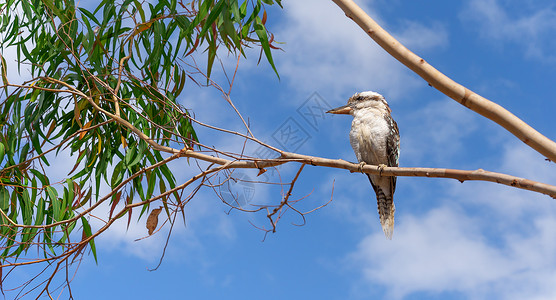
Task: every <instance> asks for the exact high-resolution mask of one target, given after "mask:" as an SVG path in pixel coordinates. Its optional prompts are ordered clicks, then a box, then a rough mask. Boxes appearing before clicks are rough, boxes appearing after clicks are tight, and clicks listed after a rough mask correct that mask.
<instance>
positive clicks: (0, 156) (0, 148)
mask: <svg viewBox="0 0 556 300" xmlns="http://www.w3.org/2000/svg"><path fill="white" fill-rule="evenodd" d="M4 154H6V152H5V148H4V144H3V143H0V163H1V162H2V161H3V160H4Z"/></svg>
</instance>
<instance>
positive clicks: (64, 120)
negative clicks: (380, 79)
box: [0, 0, 281, 266]
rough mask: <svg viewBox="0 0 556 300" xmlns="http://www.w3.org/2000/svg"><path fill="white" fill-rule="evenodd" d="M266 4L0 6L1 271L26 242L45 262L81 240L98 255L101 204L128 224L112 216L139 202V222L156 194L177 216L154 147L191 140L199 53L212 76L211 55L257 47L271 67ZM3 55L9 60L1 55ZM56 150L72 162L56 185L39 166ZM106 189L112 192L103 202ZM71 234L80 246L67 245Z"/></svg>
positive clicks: (17, 2) (269, 1)
mask: <svg viewBox="0 0 556 300" xmlns="http://www.w3.org/2000/svg"><path fill="white" fill-rule="evenodd" d="M83 3H84V1H82V2H81V4H83ZM273 4H278V5H280V6H281V3H280V0H256V1H248V0H245V1H243V2H240V1H238V0H198V1H193V2H191V3H183V2H182V1H177V0H160V1H157V3H156V4H151V3H148V2H141V1H138V0H124V1H119V2H116V3H114V2H113V1H108V0H103V1H102V2H101V3H100V4H99V5H98V6H97V7H96V8H95V9H87V8H86V7H78V6H77V5H76V3H75V1H73V0H31V1H28V0H8V1H7V2H5V3H3V4H0V26H1V27H0V33H1V36H0V59H1V66H0V67H1V68H0V73H1V77H2V85H1V88H2V89H1V92H0V180H1V185H0V214H1V215H0V219H1V222H0V235H1V238H0V240H1V250H2V252H1V253H0V258H1V259H2V261H3V266H13V265H15V264H16V261H17V257H19V256H20V255H22V254H24V253H26V252H27V251H28V250H29V248H30V247H31V246H32V245H38V248H39V249H40V251H41V252H42V255H43V257H44V258H45V260H49V259H57V258H64V259H66V258H67V257H69V254H74V255H75V256H77V255H79V254H81V253H83V248H84V246H85V245H86V244H88V245H89V246H90V248H91V249H92V251H93V254H94V255H95V259H96V253H95V245H94V237H95V233H94V232H93V231H92V230H91V226H90V224H89V221H88V219H87V212H89V211H90V210H91V209H92V208H94V207H95V206H96V205H98V203H99V202H101V201H105V200H109V201H111V211H110V219H116V218H120V217H123V216H124V215H127V216H128V218H129V219H130V218H131V213H132V211H131V209H129V210H127V211H123V212H122V213H119V214H114V215H112V214H113V212H114V208H115V207H116V205H118V203H121V202H122V201H125V203H127V204H131V203H133V204H137V206H141V207H142V210H141V215H143V214H144V213H145V212H147V211H148V210H149V203H150V202H149V201H148V200H149V199H153V198H154V197H157V193H158V197H162V198H163V200H165V201H163V203H164V210H165V211H166V213H167V214H169V210H171V208H169V206H170V205H173V206H174V208H175V207H178V208H181V209H183V203H182V202H181V200H180V199H181V197H180V195H179V194H178V192H177V191H176V192H172V193H168V191H169V190H171V189H175V188H176V180H175V178H174V176H173V174H172V173H171V171H170V170H169V169H168V167H167V166H166V163H167V162H168V161H169V159H168V158H164V157H163V155H162V154H161V152H160V151H158V149H157V148H156V147H165V146H171V147H176V148H178V149H181V148H188V149H191V148H192V147H196V145H197V143H198V137H197V135H196V133H195V130H194V128H193V125H192V122H191V121H190V119H189V118H188V110H187V109H186V108H184V107H182V106H181V105H180V104H179V103H178V101H177V98H178V96H179V95H180V94H182V92H183V91H184V89H185V87H186V86H187V85H188V84H191V83H197V81H195V79H194V77H193V76H192V73H191V72H192V71H191V70H198V68H197V67H196V65H195V63H194V62H195V60H194V59H193V57H194V55H197V57H199V56H200V55H203V56H204V57H205V58H204V59H205V60H206V70H205V72H204V73H205V74H207V77H206V79H207V80H209V77H210V75H211V70H212V68H213V65H214V62H215V59H217V54H218V53H219V51H220V52H222V51H223V52H224V53H232V54H235V55H242V56H245V55H246V52H245V49H246V48H247V47H253V46H255V47H260V48H261V53H264V54H265V57H266V58H267V60H268V62H269V63H270V64H271V66H272V67H273V69H274V70H275V71H276V68H275V66H274V62H273V60H272V54H271V48H273V49H275V47H274V46H273V45H272V41H273V36H272V35H271V34H270V33H269V32H267V30H266V27H265V23H266V18H267V12H266V9H265V7H266V6H267V5H273ZM87 5H88V4H87ZM9 48H12V49H13V48H15V49H16V51H15V53H16V55H17V57H7V56H6V54H5V53H6V51H7V49H9ZM14 59H16V60H17V66H18V70H19V71H20V72H21V71H25V72H26V71H27V70H29V71H30V74H27V73H23V74H22V75H23V76H24V77H26V78H29V77H30V79H29V80H28V81H26V82H25V83H23V84H16V83H12V82H9V80H8V77H9V73H8V72H13V70H8V63H7V60H14ZM126 124H129V126H128V125H126ZM134 129H136V130H135V131H134ZM64 149H68V150H69V152H70V153H71V157H72V159H73V158H76V159H75V161H74V162H73V163H72V164H73V168H72V170H71V172H70V173H69V174H68V176H67V177H66V178H63V179H61V180H60V179H57V178H53V177H51V176H50V175H48V174H46V173H45V168H47V167H48V166H49V165H50V162H49V156H51V155H52V154H56V155H59V154H63V153H64V152H63V150H64ZM102 186H107V187H108V188H109V190H111V192H110V193H109V194H108V195H105V196H103V197H101V195H100V189H101V187H102ZM156 186H158V187H159V191H157V192H155V187H156ZM137 197H138V198H139V200H140V201H138V200H137V199H136V198H137ZM128 226H129V222H128ZM76 228H77V229H81V233H82V234H81V241H78V242H75V241H73V242H72V237H73V236H75V234H73V235H72V232H74V231H75V229H76ZM60 248H61V249H62V252H60V250H59V249H60ZM68 250H71V251H68ZM63 255H65V256H63Z"/></svg>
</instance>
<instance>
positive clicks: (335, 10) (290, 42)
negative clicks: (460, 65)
mask: <svg viewBox="0 0 556 300" xmlns="http://www.w3.org/2000/svg"><path fill="white" fill-rule="evenodd" d="M360 5H361V6H362V8H363V9H365V10H366V11H367V12H371V11H373V10H372V9H368V7H367V5H365V3H360ZM284 6H285V8H284V13H285V14H286V20H287V22H286V23H285V24H284V25H283V27H282V28H280V30H279V31H278V32H277V37H278V39H280V40H283V41H285V42H286V44H285V45H284V46H283V48H284V50H285V53H284V54H279V55H277V61H278V65H279V70H280V72H281V73H282V74H284V75H285V76H284V78H287V80H288V82H289V83H291V84H292V86H293V87H294V88H295V89H297V90H300V91H302V92H305V93H309V92H312V91H315V90H319V91H323V92H326V93H327V94H328V95H332V96H333V97H339V95H344V94H345V91H346V90H348V91H350V92H353V91H359V90H361V91H362V90H377V91H380V92H382V93H384V94H387V95H389V97H390V98H392V99H394V98H396V97H398V96H401V95H404V94H406V93H407V92H408V91H410V90H412V89H414V88H415V87H416V86H418V85H419V84H420V83H421V84H423V82H420V81H419V80H418V79H417V77H415V76H412V75H411V71H409V70H407V69H406V68H405V66H403V65H402V64H401V63H399V62H397V61H396V60H395V59H394V58H392V57H390V56H389V55H388V54H387V53H386V52H385V51H384V50H383V49H382V48H380V47H379V46H378V45H377V44H376V43H375V42H374V41H372V40H371V38H370V37H369V36H367V35H366V34H365V32H363V30H361V29H360V28H359V27H358V26H357V25H356V24H355V23H354V22H353V21H352V20H350V19H349V18H347V17H346V16H345V14H344V13H343V12H342V10H341V9H340V8H339V7H337V6H336V5H335V4H333V3H332V2H324V3H323V2H322V1H317V0H311V1H290V2H287V3H284ZM374 17H375V18H376V19H377V21H378V22H379V23H380V24H383V25H385V22H384V21H383V20H380V19H379V18H378V17H376V16H374ZM407 24H408V26H407V30H406V31H404V32H402V33H401V34H400V35H399V37H400V38H401V40H403V41H404V42H405V43H407V44H408V45H409V46H415V47H417V48H420V49H424V48H427V47H431V46H435V45H439V44H444V43H445V39H446V35H445V33H442V34H434V33H438V31H440V32H443V31H441V30H438V28H440V27H439V26H438V25H436V26H433V28H432V29H431V28H427V27H426V26H424V25H421V24H418V23H415V22H407ZM400 87H402V88H400ZM344 96H345V95H344Z"/></svg>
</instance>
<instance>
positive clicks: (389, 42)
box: [332, 0, 556, 162]
mask: <svg viewBox="0 0 556 300" xmlns="http://www.w3.org/2000/svg"><path fill="white" fill-rule="evenodd" d="M332 1H333V2H334V3H336V4H337V5H338V6H339V7H340V8H341V9H342V10H343V11H344V12H345V14H346V16H347V17H348V18H350V19H352V20H353V21H355V23H357V25H359V27H361V29H363V30H364V31H365V32H366V33H367V34H368V35H369V36H370V37H371V38H372V39H373V40H374V41H375V42H376V43H377V44H379V45H380V46H381V47H382V48H383V49H384V50H386V52H388V53H389V54H390V55H392V56H393V57H394V58H396V59H397V60H398V61H400V62H401V63H402V64H404V65H405V66H406V67H408V68H410V69H411V70H412V71H413V72H415V73H417V74H418V75H419V76H421V77H422V78H423V79H425V80H426V81H427V82H428V83H429V84H430V85H431V86H433V87H434V88H436V89H437V90H439V91H440V92H442V93H444V94H445V95H446V96H448V97H450V98H452V99H454V100H456V101H457V102H458V103H460V104H461V105H463V106H465V107H467V108H469V109H471V110H473V111H474V112H476V113H478V114H480V115H482V116H483V117H486V118H488V119H490V120H492V121H494V122H496V123H497V124H498V125H500V126H502V127H504V128H505V129H506V130H508V131H509V132H511V133H512V134H513V135H515V136H516V137H517V138H519V139H520V140H521V141H522V142H524V143H525V144H527V145H529V146H530V147H531V148H533V149H535V150H536V151H537V152H539V153H540V154H542V155H544V156H546V157H547V158H548V159H550V160H551V161H553V162H556V143H555V142H554V141H552V140H550V139H549V138H547V137H545V136H544V135H542V134H541V133H539V132H538V131H536V130H535V129H534V128H533V127H531V126H529V125H528V124H527V123H525V122H523V121H522V120H521V119H519V118H518V117H516V116H515V115H514V114H512V113H511V112H509V111H508V110H506V109H505V108H503V107H502V106H500V105H498V104H496V103H494V102H492V101H490V100H488V99H486V98H484V97H482V96H480V95H478V94H476V93H475V92H473V91H471V90H469V89H467V88H466V87H464V86H462V85H461V84H459V83H457V82H455V81H453V80H452V79H450V78H449V77H448V76H446V75H444V74H443V73H441V72H440V71H438V70H437V69H435V68H434V67H433V66H431V65H429V64H428V63H427V62H426V61H425V60H424V59H422V58H421V57H419V56H417V55H416V54H415V53H413V52H411V51H410V50H409V49H407V48H406V47H405V46H404V45H402V44H401V43H400V42H399V41H397V40H396V39H395V38H394V37H392V36H391V35H390V34H389V33H388V32H386V31H385V30H384V29H383V28H382V27H380V25H378V24H377V23H376V22H375V21H374V20H373V19H372V18H371V17H370V16H369V15H367V14H366V13H365V11H363V10H362V9H361V8H360V7H359V6H358V5H357V4H355V2H353V1H352V0H332Z"/></svg>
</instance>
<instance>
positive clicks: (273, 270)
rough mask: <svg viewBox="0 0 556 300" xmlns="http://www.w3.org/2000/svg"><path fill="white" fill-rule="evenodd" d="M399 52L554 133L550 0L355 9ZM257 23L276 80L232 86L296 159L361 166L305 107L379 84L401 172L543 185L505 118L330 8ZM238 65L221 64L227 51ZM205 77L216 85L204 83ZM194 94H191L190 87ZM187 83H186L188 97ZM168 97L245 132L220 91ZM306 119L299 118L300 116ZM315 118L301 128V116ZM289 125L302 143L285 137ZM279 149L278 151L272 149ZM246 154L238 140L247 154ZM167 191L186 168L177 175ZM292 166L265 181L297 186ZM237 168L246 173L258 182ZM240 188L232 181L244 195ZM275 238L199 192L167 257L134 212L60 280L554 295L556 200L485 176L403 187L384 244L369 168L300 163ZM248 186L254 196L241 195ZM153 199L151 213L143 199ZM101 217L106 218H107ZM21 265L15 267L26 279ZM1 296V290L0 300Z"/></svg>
mask: <svg viewBox="0 0 556 300" xmlns="http://www.w3.org/2000/svg"><path fill="white" fill-rule="evenodd" d="M356 2H357V3H358V4H359V5H360V6H362V7H363V8H364V10H365V11H367V12H368V13H369V14H370V15H371V16H373V17H374V18H375V20H376V21H377V22H378V23H379V24H381V25H382V26H383V27H384V28H385V29H387V30H388V31H390V32H391V33H392V34H393V35H394V36H395V37H397V38H399V39H400V41H402V43H404V44H405V45H406V46H407V47H408V48H410V49H411V50H413V51H414V52H416V53H417V54H418V55H420V56H422V57H423V58H424V59H425V60H427V61H428V62H429V63H431V64H432V65H433V66H435V67H436V68H438V69H439V70H440V71H442V72H444V73H445V74H446V75H448V76H450V77H451V78H452V79H454V80H455V81H457V82H459V83H461V84H463V85H465V86H466V87H468V88H470V89H471V90H473V91H475V92H477V93H479V94H481V95H483V96H485V97H487V98H489V99H491V100H493V101H495V102H496V103H498V104H500V105H502V106H504V107H505V108H507V109H508V110H510V111H511V112H513V113H514V114H516V115H517V116H518V117H520V118H522V119H523V120H524V121H525V122H527V123H529V124H530V125H532V126H533V127H534V128H536V129H537V130H539V131H540V132H541V133H543V134H545V135H546V136H547V137H549V138H551V139H553V140H554V139H556V129H555V127H554V120H553V114H552V113H551V112H553V111H554V110H555V109H556V105H555V101H554V98H555V95H556V93H555V92H556V85H554V79H555V78H556V68H555V67H556V55H555V54H554V53H556V43H555V42H554V36H555V35H556V6H554V4H553V3H552V2H551V1H535V2H534V4H532V3H523V2H522V1H517V0H504V1H503V0H471V1H461V2H459V1H457V2H454V1H419V2H417V1H399V0H394V1H384V0H375V1H356ZM283 4H284V9H283V10H280V9H272V10H271V11H270V12H269V13H270V15H269V20H270V24H269V29H270V30H271V31H272V32H273V33H274V34H275V35H276V39H277V40H278V41H280V42H284V44H282V45H281V47H282V48H283V49H284V51H283V52H281V51H278V52H275V53H274V59H275V61H276V65H277V68H278V72H279V73H280V76H281V80H278V79H277V78H276V76H275V75H274V73H273V72H272V70H271V68H270V67H269V66H268V64H267V63H266V62H264V61H263V62H262V63H261V64H260V65H259V66H257V65H256V58H257V55H258V52H256V51H254V52H252V53H251V55H250V57H249V59H248V60H246V61H242V62H241V65H240V68H239V71H238V77H237V78H236V83H235V85H234V89H233V92H232V94H231V96H232V100H233V101H234V103H235V105H236V106H237V108H238V109H239V110H240V112H241V113H242V115H243V116H244V117H245V118H248V119H249V123H250V124H251V127H252V130H253V133H254V134H255V136H256V137H257V138H259V139H261V140H263V141H265V142H268V143H270V144H272V145H274V146H278V147H285V148H287V149H285V150H288V151H296V152H299V153H302V154H308V155H314V156H320V157H326V158H342V159H345V160H349V161H355V156H354V154H353V152H352V149H351V147H350V145H349V140H348V132H349V128H350V125H351V117H347V116H338V115H318V116H317V117H316V118H315V119H312V118H309V117H310V116H307V115H303V112H306V110H305V109H306V108H307V107H308V106H315V105H320V106H322V107H327V106H328V107H336V106H340V105H343V104H345V103H346V101H347V98H348V97H349V96H351V95H352V94H353V93H355V92H360V91H367V90H373V91H376V92H379V93H381V94H382V95H384V96H385V97H386V99H387V100H388V101H389V103H390V107H391V108H392V111H393V116H394V118H395V119H396V121H397V123H398V126H399V128H400V133H401V155H400V166H403V167H440V168H444V167H445V168H459V169H478V168H482V169H485V170H490V171H495V172H502V173H508V174H511V175H516V176H521V177H526V178H529V179H532V180H537V181H542V182H546V183H555V182H556V175H555V174H554V172H553V171H552V170H553V166H551V164H550V163H548V162H546V161H545V160H544V158H543V157H542V156H541V155H539V154H538V153H536V152H534V151H533V150H531V149H529V148H528V147H527V146H526V145H524V144H523V143H522V142H520V141H519V140H517V139H516V138H515V137H513V136H512V135H511V134H509V133H508V132H506V131H505V130H503V129H502V128H501V127H500V126H498V125H496V124H494V123H493V122H491V121H489V120H485V119H483V118H482V117H480V116H478V115H476V114H475V113H473V112H471V111H469V110H467V109H466V108H465V107H463V106H461V105H459V104H458V103H456V102H455V101H453V100H451V99H449V98H447V97H446V96H444V95H443V94H441V93H440V92H438V91H436V90H435V89H433V88H431V87H429V86H428V85H427V83H426V82H424V81H423V80H422V79H421V78H419V77H418V76H416V75H415V74H413V73H412V72H411V71H410V70H408V69H406V68H405V67H404V66H403V65H401V64H400V63H398V62H397V61H395V60H394V59H393V58H391V57H390V56H388V54H386V53H385V51H383V50H382V49H381V48H379V47H378V46H377V45H376V44H374V42H373V41H372V40H371V39H370V38H369V37H368V36H366V35H365V33H364V32H363V31H362V30H361V29H360V28H359V27H357V26H356V25H355V23H353V22H352V21H351V20H349V19H348V18H346V17H345V16H344V14H343V12H342V11H341V10H340V9H339V8H338V7H337V6H336V5H334V4H333V2H332V1H317V0H306V1H284V3H283ZM222 59H223V60H224V64H225V65H227V66H232V64H233V59H229V58H226V57H222ZM214 79H215V80H216V81H217V82H219V83H221V84H223V85H225V79H224V78H223V77H222V76H221V75H218V74H216V69H215V77H214ZM188 88H189V89H188ZM187 89H188V90H187ZM183 95H184V96H182V99H180V101H181V102H182V104H183V105H184V106H185V107H188V108H191V109H192V111H193V112H194V113H195V116H196V118H197V119H199V120H200V121H202V122H205V123H209V124H211V125H215V126H219V127H224V128H228V129H232V130H240V131H244V129H242V124H241V122H240V121H239V119H238V118H237V116H235V115H234V114H233V112H232V110H231V108H230V107H229V106H228V105H227V104H226V103H225V101H224V100H223V99H222V98H221V97H220V95H219V93H218V92H217V91H216V90H214V89H206V88H205V89H199V88H197V87H195V86H194V85H189V86H186V91H185V92H184V93H183ZM300 112H301V113H300ZM310 122H311V123H310ZM285 126H286V127H287V126H294V128H297V129H299V130H300V131H299V132H300V134H301V135H300V138H301V139H300V141H302V142H299V143H293V142H292V141H291V140H290V141H289V144H288V141H285V140H283V139H282V140H281V139H280V137H281V135H280V132H281V130H283V129H284V128H285ZM198 134H199V136H200V139H201V142H203V143H204V144H207V145H214V146H217V147H221V148H223V149H226V150H229V151H233V152H240V151H241V149H242V146H243V140H241V139H238V138H234V137H230V136H227V135H223V134H219V133H216V132H214V131H210V130H208V129H204V128H198ZM280 143H282V145H281V144H280ZM257 151H258V149H257V147H256V146H255V145H247V148H246V153H248V154H252V155H254V154H255V153H258V152H257ZM172 167H173V170H174V171H175V172H176V177H177V178H178V181H180V182H183V181H185V180H187V179H188V178H189V177H190V176H191V175H192V174H196V173H195V172H196V171H197V170H198V169H197V168H196V167H195V164H194V163H191V165H188V164H187V162H186V161H185V160H182V161H180V162H178V163H177V164H175V165H173V166H172ZM298 168H299V166H298V165H294V164H291V165H288V166H283V167H280V168H279V169H278V171H277V172H270V171H269V172H267V173H269V174H266V175H265V176H267V177H266V178H269V179H270V180H273V181H276V180H278V179H279V177H278V175H279V176H280V177H281V178H282V180H283V181H284V182H287V181H289V180H291V178H292V177H293V176H294V175H295V172H296V171H297V169H298ZM241 172H242V173H241V175H242V176H248V177H250V178H254V179H257V178H256V177H255V176H256V174H255V173H252V172H249V171H241ZM243 188H244V186H240V185H235V186H232V189H233V190H234V191H244V189H243ZM332 190H333V200H332V202H331V203H330V204H329V205H328V206H326V207H324V208H322V209H320V210H317V211H316V212H313V213H311V214H309V215H307V216H306V224H305V225H304V226H301V227H299V226H295V225H292V223H296V224H298V223H301V222H302V220H301V219H300V217H299V216H298V215H296V214H295V213H293V212H291V211H290V212H289V213H288V214H286V215H285V216H284V218H283V219H282V220H281V221H280V222H279V223H278V228H277V232H276V233H274V234H272V233H270V234H268V235H267V236H266V239H265V240H264V242H263V241H262V240H263V238H264V237H265V235H264V233H263V232H262V231H260V230H258V229H256V228H255V227H253V226H252V225H251V223H254V224H256V225H258V226H267V227H268V223H267V220H266V218H265V215H264V214H249V213H242V212H238V211H234V212H232V213H231V214H229V215H228V214H226V212H227V207H226V206H225V205H223V204H222V203H221V202H220V200H219V199H218V198H217V197H216V196H215V195H214V192H213V191H212V190H210V189H205V190H202V191H201V192H200V193H199V194H198V195H197V196H196V198H194V200H193V201H191V203H190V204H189V205H188V207H187V209H186V223H187V224H186V226H183V223H177V224H176V226H175V228H174V231H173V233H172V238H171V240H170V242H169V245H168V248H167V251H166V255H165V257H164V260H163V263H162V265H161V266H160V268H159V269H158V270H157V271H154V272H149V271H147V269H148V268H152V267H155V266H156V264H157V263H158V260H159V259H160V256H161V254H162V248H163V246H164V243H165V238H166V233H167V232H168V226H166V227H164V228H163V229H162V230H161V231H160V232H159V233H157V234H156V235H153V236H151V237H150V238H148V239H144V240H141V241H138V242H136V241H134V240H135V239H137V238H141V237H144V236H145V235H146V234H147V233H146V229H145V227H144V222H145V220H144V219H143V220H141V221H139V222H138V223H136V225H135V226H132V228H130V229H129V230H126V228H125V227H126V226H125V221H123V220H122V221H121V222H118V223H115V226H114V228H112V230H110V231H108V232H106V233H105V234H104V236H103V237H101V238H99V239H98V240H97V248H98V258H99V263H98V265H96V264H95V262H94V259H93V257H92V255H89V256H87V257H86V258H85V259H84V260H83V262H82V263H81V266H80V269H79V271H78V273H77V275H76V277H75V279H74V281H73V283H72V293H73V295H74V297H75V298H76V299H100V298H104V299H182V298H183V299H185V298H189V299H261V298H265V299H308V298H310V299H316V298H318V299H396V300H397V299H412V300H413V299H524V298H527V299H554V298H556V290H554V286H556V255H555V253H556V242H555V241H556V239H555V238H554V237H555V236H556V202H554V200H553V199H550V198H549V197H547V196H543V195H537V194H535V193H532V192H526V191H521V190H517V189H513V188H509V187H507V186H501V185H496V184H492V183H482V182H465V183H463V184H461V183H459V182H457V181H454V180H448V179H425V178H417V177H403V178H398V183H397V189H396V194H395V197H394V198H395V202H396V208H397V211H396V226H395V229H394V236H393V240H387V239H386V238H385V237H384V235H383V233H382V230H381V227H380V223H379V220H378V215H377V211H376V198H375V195H374V193H373V191H372V188H371V186H370V185H369V183H368V179H367V178H366V176H364V175H362V174H356V173H353V174H352V173H349V172H347V171H345V170H336V169H326V168H319V167H310V166H307V167H305V169H304V171H303V172H302V173H301V176H300V178H299V180H298V183H297V184H296V186H295V189H294V191H293V195H292V198H293V199H299V198H302V197H304V196H306V195H309V194H310V195H309V196H308V197H307V198H305V199H303V200H301V201H300V202H299V203H298V204H297V205H298V206H297V207H298V208H299V209H300V210H302V211H307V210H310V209H312V208H314V207H317V206H319V205H322V204H324V203H326V202H327V201H328V200H329V199H330V197H331V194H332ZM247 191H248V194H246V196H245V197H246V199H247V200H246V201H249V203H251V204H261V203H278V202H279V201H280V190H279V189H278V188H276V187H270V186H268V185H254V186H248V187H247ZM252 193H254V194H252ZM155 206H156V205H155ZM106 209H107V208H106ZM32 271H33V270H32V269H28V270H26V269H20V270H18V271H17V272H18V273H16V274H15V276H14V278H15V279H14V281H17V278H24V277H25V276H28V275H29V274H32V273H33V272H32ZM8 295H9V294H8Z"/></svg>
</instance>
